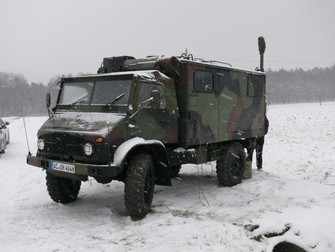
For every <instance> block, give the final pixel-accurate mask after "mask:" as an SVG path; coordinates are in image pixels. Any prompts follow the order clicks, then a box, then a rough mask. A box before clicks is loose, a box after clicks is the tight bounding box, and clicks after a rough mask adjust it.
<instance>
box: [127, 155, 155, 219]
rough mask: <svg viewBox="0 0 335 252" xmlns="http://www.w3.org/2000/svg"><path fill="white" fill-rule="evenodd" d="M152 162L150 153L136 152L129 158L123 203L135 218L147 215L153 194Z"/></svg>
mask: <svg viewBox="0 0 335 252" xmlns="http://www.w3.org/2000/svg"><path fill="white" fill-rule="evenodd" d="M154 188H155V177H154V162H153V159H152V157H151V156H150V155H147V154H138V155H136V156H135V157H134V158H132V159H131V160H130V163H129V166H128V171H127V177H126V181H125V187H124V198H125V205H126V209H127V211H128V213H129V215H130V216H131V217H132V218H133V219H135V220H137V219H142V218H143V217H145V216H146V215H147V213H148V212H149V210H150V208H151V203H152V199H153V195H154Z"/></svg>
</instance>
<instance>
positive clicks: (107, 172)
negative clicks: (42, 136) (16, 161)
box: [27, 155, 121, 181]
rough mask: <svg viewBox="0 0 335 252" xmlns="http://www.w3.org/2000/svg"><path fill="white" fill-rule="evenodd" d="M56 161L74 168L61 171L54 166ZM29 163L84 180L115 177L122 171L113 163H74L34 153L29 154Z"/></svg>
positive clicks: (63, 175) (57, 173) (60, 174)
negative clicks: (42, 156)
mask: <svg viewBox="0 0 335 252" xmlns="http://www.w3.org/2000/svg"><path fill="white" fill-rule="evenodd" d="M54 163H57V164H63V165H70V166H72V167H73V166H74V170H72V171H71V172H68V171H64V170H63V171H60V170H57V169H55V168H54V165H53V164H54ZM27 164H29V165H32V166H36V167H40V168H43V169H44V170H46V171H48V172H51V173H53V174H55V175H58V176H62V177H67V178H74V179H80V180H83V181H86V180H87V177H88V176H92V177H94V178H113V177H116V176H117V175H118V174H119V173H120V172H121V169H120V167H118V166H116V165H114V164H111V165H94V164H83V163H74V162H66V161H59V160H51V159H46V158H39V157H36V156H32V155H27Z"/></svg>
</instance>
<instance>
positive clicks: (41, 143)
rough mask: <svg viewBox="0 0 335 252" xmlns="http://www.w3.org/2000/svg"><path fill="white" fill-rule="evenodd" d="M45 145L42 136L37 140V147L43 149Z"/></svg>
mask: <svg viewBox="0 0 335 252" xmlns="http://www.w3.org/2000/svg"><path fill="white" fill-rule="evenodd" d="M44 146H45V144H44V140H43V139H42V138H39V139H38V140H37V148H38V149H39V150H40V151H42V150H44Z"/></svg>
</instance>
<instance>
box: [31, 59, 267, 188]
mask: <svg viewBox="0 0 335 252" xmlns="http://www.w3.org/2000/svg"><path fill="white" fill-rule="evenodd" d="M98 72H99V74H97V75H91V76H81V77H73V78H63V79H62V83H63V84H62V85H64V83H73V82H84V81H91V82H94V83H96V82H100V81H108V80H113V79H115V78H121V77H122V78H128V79H131V80H132V84H131V89H130V93H129V99H128V102H127V104H126V105H125V106H114V105H110V106H104V105H92V104H86V105H82V104H73V105H61V104H59V101H60V98H59V97H60V96H59V97H58V104H57V105H56V107H55V108H54V112H55V114H54V115H53V116H52V117H50V118H49V119H48V120H47V121H46V122H45V124H44V125H43V126H42V127H41V129H40V130H39V132H38V138H42V139H44V141H45V148H44V150H43V151H40V150H39V151H38V153H37V157H33V156H28V163H29V164H32V165H35V166H39V167H43V168H45V169H47V170H49V171H50V162H52V160H56V161H59V162H64V163H75V164H76V174H75V175H69V174H66V173H64V172H58V171H51V172H54V173H55V174H57V175H58V176H72V177H76V179H81V180H85V179H87V176H93V177H95V178H96V179H97V180H98V181H99V182H102V183H104V182H109V181H110V180H112V179H120V180H123V179H124V174H125V170H124V169H123V168H124V167H126V163H127V154H129V155H131V154H132V153H134V152H138V151H145V152H147V153H149V154H151V155H152V156H153V157H154V160H155V162H156V166H157V168H156V169H157V170H156V173H155V174H156V179H157V181H156V183H160V184H171V182H170V178H169V166H174V165H177V164H182V163H187V162H194V163H200V161H201V159H200V155H199V149H198V146H199V144H200V143H201V144H202V146H201V150H202V152H203V153H204V159H203V161H204V162H206V161H208V160H214V159H217V158H218V157H220V155H221V149H222V147H224V145H225V143H226V142H229V141H233V140H237V141H241V142H242V143H243V144H244V146H245V147H247V145H248V144H249V142H250V141H249V140H252V139H253V138H255V137H256V136H262V135H264V116H265V74H264V73H261V72H249V71H243V70H239V69H234V68H231V67H227V66H223V65H220V64H211V63H208V62H202V61H200V62H199V61H193V60H189V59H185V58H177V57H171V58H159V57H156V58H149V59H145V60H141V59H134V58H132V57H129V56H123V57H113V58H105V59H104V62H103V66H102V67H101V68H99V71H98ZM196 76H200V77H199V78H198V77H197V78H198V79H197V78H196ZM201 78H203V79H201ZM198 80H200V81H198ZM205 84H206V85H205ZM202 85H203V86H202ZM61 88H62V87H61ZM143 90H146V91H143ZM158 93H159V94H158ZM134 138H139V139H144V140H145V141H146V142H143V144H142V145H141V146H133V148H130V151H129V153H126V154H125V159H124V163H122V164H120V165H116V164H113V161H114V158H115V157H114V154H115V152H116V151H117V150H118V148H119V147H120V146H121V145H123V144H124V143H127V141H129V140H131V139H134ZM98 139H103V140H102V141H101V140H98ZM151 140H155V141H159V142H161V143H162V146H164V147H161V146H160V145H157V144H156V145H155V144H153V145H150V143H152V142H150V141H151ZM87 142H89V143H91V144H92V145H93V146H94V151H93V154H92V155H91V156H86V155H85V153H84V145H85V144H86V143H87ZM157 148H158V149H157ZM179 148H181V149H182V150H184V151H175V150H176V149H179ZM49 161H50V162H49ZM77 167H78V172H77Z"/></svg>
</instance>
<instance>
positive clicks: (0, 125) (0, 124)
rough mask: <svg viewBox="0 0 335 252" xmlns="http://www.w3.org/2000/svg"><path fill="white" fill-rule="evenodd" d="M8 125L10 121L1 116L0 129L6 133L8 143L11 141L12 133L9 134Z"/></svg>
mask: <svg viewBox="0 0 335 252" xmlns="http://www.w3.org/2000/svg"><path fill="white" fill-rule="evenodd" d="M7 125H9V122H4V121H3V120H2V119H1V118H0V130H1V131H2V133H3V134H4V135H5V139H6V143H7V144H9V142H10V135H9V129H8V127H7Z"/></svg>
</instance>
